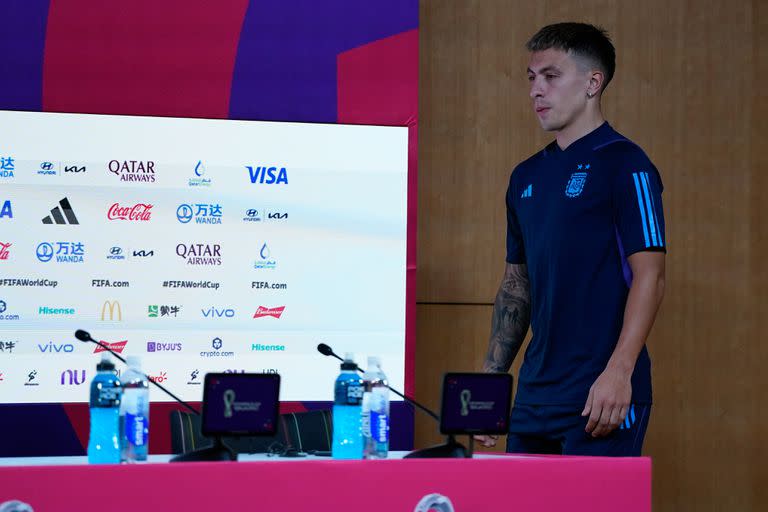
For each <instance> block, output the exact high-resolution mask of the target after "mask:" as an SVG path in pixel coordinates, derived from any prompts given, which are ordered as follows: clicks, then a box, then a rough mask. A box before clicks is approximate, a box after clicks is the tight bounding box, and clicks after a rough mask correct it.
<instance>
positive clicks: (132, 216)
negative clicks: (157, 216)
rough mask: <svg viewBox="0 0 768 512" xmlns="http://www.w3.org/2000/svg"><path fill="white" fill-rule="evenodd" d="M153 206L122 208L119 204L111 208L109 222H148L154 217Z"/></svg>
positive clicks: (139, 205)
mask: <svg viewBox="0 0 768 512" xmlns="http://www.w3.org/2000/svg"><path fill="white" fill-rule="evenodd" d="M152 206H153V205H151V204H145V203H138V204H135V205H133V206H120V205H119V204H118V203H115V204H113V205H112V206H110V207H109V211H108V212H107V218H108V219H109V220H132V221H148V220H149V219H150V217H151V216H152Z"/></svg>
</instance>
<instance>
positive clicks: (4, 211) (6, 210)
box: [0, 201, 13, 219]
mask: <svg viewBox="0 0 768 512" xmlns="http://www.w3.org/2000/svg"><path fill="white" fill-rule="evenodd" d="M3 217H8V218H9V219H12V218H13V210H12V209H11V202H10V201H5V202H4V203H3V205H2V207H0V219H2V218H3Z"/></svg>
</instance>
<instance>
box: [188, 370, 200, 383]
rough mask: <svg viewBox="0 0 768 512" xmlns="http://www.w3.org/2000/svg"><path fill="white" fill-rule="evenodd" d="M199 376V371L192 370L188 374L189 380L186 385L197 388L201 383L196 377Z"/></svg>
mask: <svg viewBox="0 0 768 512" xmlns="http://www.w3.org/2000/svg"><path fill="white" fill-rule="evenodd" d="M199 376H200V370H197V369H195V370H192V371H191V372H189V380H188V381H187V385H189V386H199V385H200V384H201V383H200V381H199V380H198V377H199Z"/></svg>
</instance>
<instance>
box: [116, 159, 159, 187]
mask: <svg viewBox="0 0 768 512" xmlns="http://www.w3.org/2000/svg"><path fill="white" fill-rule="evenodd" d="M107 169H108V170H109V172H111V173H112V174H114V175H115V176H119V177H120V181H127V182H142V183H154V182H155V162H153V161H152V160H146V161H145V160H110V161H109V163H108V164H107Z"/></svg>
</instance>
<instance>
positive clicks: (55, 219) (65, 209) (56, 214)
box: [43, 197, 80, 224]
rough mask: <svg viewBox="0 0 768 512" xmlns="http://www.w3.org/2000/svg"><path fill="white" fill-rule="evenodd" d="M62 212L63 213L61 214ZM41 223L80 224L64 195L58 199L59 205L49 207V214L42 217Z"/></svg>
mask: <svg viewBox="0 0 768 512" xmlns="http://www.w3.org/2000/svg"><path fill="white" fill-rule="evenodd" d="M62 213H63V215H62ZM43 224H80V223H79V222H78V221H77V216H76V215H75V211H74V210H73V209H72V205H71V204H69V199H67V198H66V197H65V198H64V199H62V200H61V201H59V205H58V206H56V207H54V208H53V209H51V214H50V215H47V216H45V217H43Z"/></svg>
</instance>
